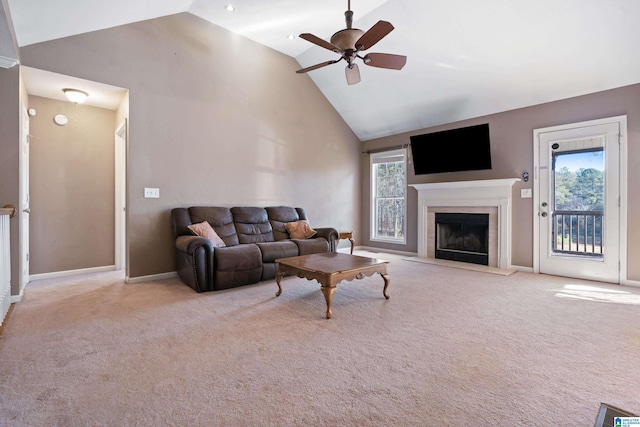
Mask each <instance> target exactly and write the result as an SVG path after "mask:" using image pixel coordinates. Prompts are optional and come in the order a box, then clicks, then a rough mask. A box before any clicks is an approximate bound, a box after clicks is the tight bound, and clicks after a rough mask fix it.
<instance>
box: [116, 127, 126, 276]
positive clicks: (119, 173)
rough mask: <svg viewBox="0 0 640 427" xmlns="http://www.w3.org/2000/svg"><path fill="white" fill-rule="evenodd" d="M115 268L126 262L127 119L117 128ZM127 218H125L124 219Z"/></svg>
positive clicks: (121, 267) (120, 268)
mask: <svg viewBox="0 0 640 427" xmlns="http://www.w3.org/2000/svg"><path fill="white" fill-rule="evenodd" d="M114 152H115V162H114V165H115V172H114V175H115V184H114V185H115V195H114V197H115V214H114V215H115V268H116V269H117V270H124V269H125V265H126V263H125V261H126V245H125V242H126V191H127V189H126V180H127V176H126V175H127V173H126V170H127V119H124V121H123V122H122V123H121V124H120V125H119V126H118V127H117V128H116V132H115V141H114ZM123 216H125V218H123Z"/></svg>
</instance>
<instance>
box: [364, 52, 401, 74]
mask: <svg viewBox="0 0 640 427" xmlns="http://www.w3.org/2000/svg"><path fill="white" fill-rule="evenodd" d="M362 60H363V61H364V63H365V64H366V65H368V66H370V67H378V68H389V69H391V70H401V69H402V67H404V64H406V63H407V57H406V56H404V55H392V54H390V53H369V54H367V55H365V56H364V58H362Z"/></svg>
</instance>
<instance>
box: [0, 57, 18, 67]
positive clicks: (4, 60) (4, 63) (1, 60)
mask: <svg viewBox="0 0 640 427" xmlns="http://www.w3.org/2000/svg"><path fill="white" fill-rule="evenodd" d="M18 63H19V61H18V60H17V59H15V58H9V57H7V56H2V55H0V67H2V68H12V67H14V66H16V65H18Z"/></svg>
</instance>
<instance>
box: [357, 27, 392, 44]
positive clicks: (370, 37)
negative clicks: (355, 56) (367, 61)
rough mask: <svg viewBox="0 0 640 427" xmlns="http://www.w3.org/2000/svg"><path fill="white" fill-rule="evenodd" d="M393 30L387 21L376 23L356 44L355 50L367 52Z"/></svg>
mask: <svg viewBox="0 0 640 427" xmlns="http://www.w3.org/2000/svg"><path fill="white" fill-rule="evenodd" d="M392 30H393V25H391V23H390V22H387V21H378V22H377V23H376V24H375V25H374V26H373V27H371V28H369V31H367V32H366V33H364V34H363V35H362V37H360V38H359V39H358V41H357V42H356V49H357V50H367V49H369V48H370V47H371V46H373V45H374V44H376V43H378V42H379V41H380V40H382V38H383V37H384V36H386V35H387V34H389V33H390V32H391V31H392Z"/></svg>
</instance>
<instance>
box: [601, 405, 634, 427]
mask: <svg viewBox="0 0 640 427" xmlns="http://www.w3.org/2000/svg"><path fill="white" fill-rule="evenodd" d="M616 417H637V415H633V414H631V413H629V412H626V411H623V410H622V409H618V408H615V407H613V406H609V405H607V404H606V403H601V404H600V411H598V416H597V417H596V423H595V424H594V427H615V422H614V420H615V418H616Z"/></svg>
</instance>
